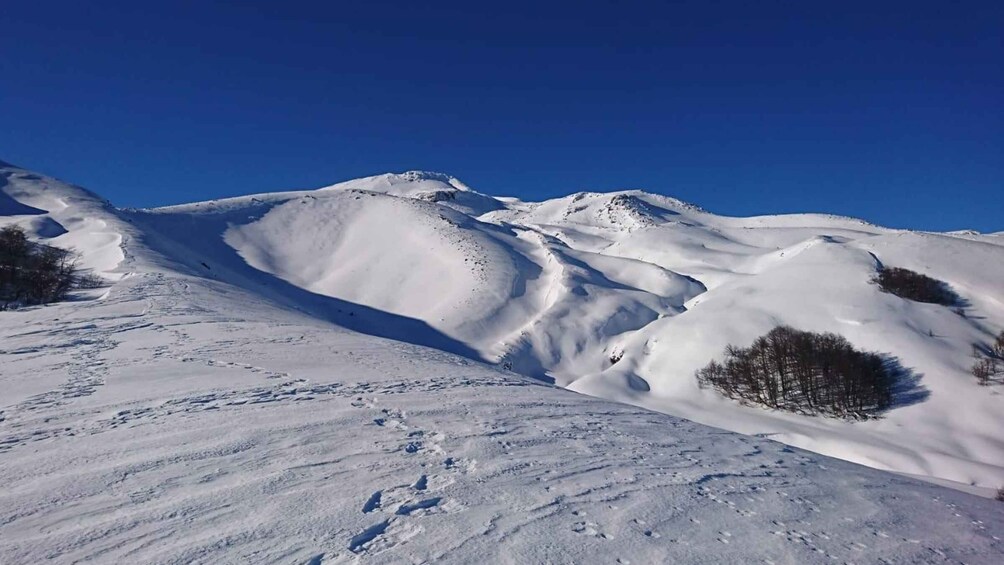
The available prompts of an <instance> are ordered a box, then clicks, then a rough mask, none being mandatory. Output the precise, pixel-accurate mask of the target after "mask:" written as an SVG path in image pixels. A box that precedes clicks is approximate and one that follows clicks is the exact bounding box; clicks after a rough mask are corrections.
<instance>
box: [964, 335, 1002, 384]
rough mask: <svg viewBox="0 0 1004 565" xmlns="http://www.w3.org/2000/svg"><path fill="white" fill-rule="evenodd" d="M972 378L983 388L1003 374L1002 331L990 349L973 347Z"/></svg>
mask: <svg viewBox="0 0 1004 565" xmlns="http://www.w3.org/2000/svg"><path fill="white" fill-rule="evenodd" d="M973 359H974V362H973V368H972V372H973V376H974V377H976V380H977V381H978V382H979V383H980V384H981V385H983V386H987V385H989V384H990V383H991V382H992V381H993V380H994V378H995V377H998V376H1001V374H1002V373H1004V368H1002V367H1004V331H1002V332H1001V333H1000V334H999V335H998V336H997V338H996V339H995V340H994V342H993V343H991V344H990V347H983V346H980V345H974V346H973Z"/></svg>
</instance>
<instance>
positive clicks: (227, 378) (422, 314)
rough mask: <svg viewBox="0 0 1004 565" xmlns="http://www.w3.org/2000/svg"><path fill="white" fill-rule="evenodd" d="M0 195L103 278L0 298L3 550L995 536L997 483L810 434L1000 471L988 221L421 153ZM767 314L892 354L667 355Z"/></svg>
mask: <svg viewBox="0 0 1004 565" xmlns="http://www.w3.org/2000/svg"><path fill="white" fill-rule="evenodd" d="M12 222H14V223H18V224H20V225H22V226H23V227H25V229H26V230H28V231H29V233H30V234H31V235H32V236H33V237H35V238H37V239H40V240H46V241H49V242H51V243H53V244H55V245H59V246H63V247H74V248H75V249H77V250H78V252H79V253H80V254H81V261H82V264H83V266H85V267H87V268H90V269H92V270H94V271H95V272H97V273H100V274H102V276H104V277H105V278H106V279H108V280H109V282H110V287H109V288H106V289H103V290H101V291H93V292H89V293H85V294H84V295H83V296H81V297H80V299H79V300H76V301H71V302H66V303H62V304H57V305H50V306H47V307H44V308H32V309H25V310H18V311H12V312H3V313H0V336H2V342H0V343H2V345H0V363H2V365H0V366H2V370H0V387H2V389H3V390H4V391H5V394H4V397H3V399H2V406H0V410H2V411H3V412H2V413H0V462H2V465H0V479H2V480H3V482H4V484H5V485H6V487H5V491H3V492H0V561H2V562H12V563H14V562H33V561H37V560H40V559H42V558H46V557H51V558H56V559H57V560H61V561H67V562H70V561H76V560H83V559H88V558H90V559H95V560H98V561H107V562H121V561H123V560H131V561H138V562H192V561H197V562H216V561H220V560H222V561H234V562H237V561H253V562H262V561H275V562H300V563H304V562H309V563H320V562H340V561H351V560H358V559H366V558H370V559H372V560H373V561H374V562H422V561H428V560H445V561H453V562H470V561H473V560H475V559H480V560H484V559H486V558H487V559H488V560H490V561H512V562H583V561H602V560H607V561H615V560H620V562H633V563H648V562H662V561H666V560H672V561H677V562H709V563H711V562H714V563H718V562H727V561H733V562H748V561H750V560H766V561H771V562H798V563H805V562H816V561H823V560H831V559H838V560H841V561H844V562H873V561H876V560H879V559H882V558H884V559H891V560H901V561H938V560H941V559H943V558H944V559H949V560H955V561H965V562H988V563H989V562H995V561H997V559H998V558H999V557H1000V552H1001V542H1000V537H1001V536H1002V535H1004V511H1002V506H1004V505H1000V504H999V503H996V502H994V501H992V500H988V499H985V498H977V497H973V496H970V495H968V494H964V493H962V492H958V490H946V489H943V488H940V487H937V486H933V485H930V484H928V483H921V482H917V481H914V480H912V479H909V478H905V477H902V476H901V475H892V474H887V473H883V472H879V471H873V470H869V469H865V468H862V467H858V466H855V465H853V464H849V463H846V462H843V461H839V460H837V459H844V460H847V461H852V462H856V463H863V464H865V465H868V466H870V467H875V468H878V469H885V470H892V471H897V472H899V473H901V474H910V475H917V476H920V477H923V478H925V479H927V480H929V481H937V482H944V483H946V484H951V485H952V486H953V487H955V488H956V489H964V490H970V491H972V492H975V493H978V494H982V495H987V494H988V493H991V492H992V491H993V490H994V489H996V487H997V486H1000V485H1001V484H1004V438H1002V437H1001V436H1000V433H999V431H1000V428H1001V423H1002V417H1001V413H1002V412H1001V409H1002V408H1004V400H1002V397H1001V395H1000V394H999V391H997V390H996V389H995V388H994V387H980V386H978V385H977V383H976V382H975V379H973V377H972V376H971V375H970V374H969V372H968V369H969V365H970V364H971V358H970V353H971V347H972V344H973V343H980V342H985V341H988V339H989V338H990V336H991V335H993V334H995V333H996V332H998V331H1000V330H1001V328H1002V327H1004V289H1002V285H1001V281H1004V240H1002V239H1001V236H1000V234H994V235H981V234H976V233H971V232H966V233H952V234H932V233H919V232H910V231H903V230H890V229H886V228H881V227H878V226H874V225H870V224H867V223H865V222H862V221H860V220H854V219H849V218H840V217H834V216H824V215H811V214H804V215H787V216H764V217H756V218H728V217H722V216H717V215H714V214H711V213H709V212H706V211H704V210H701V209H700V208H697V207H695V206H692V205H689V204H686V203H683V202H680V201H678V200H675V199H672V198H667V197H664V196H658V195H654V194H649V193H645V192H641V191H625V192H615V193H605V194H600V193H579V194H574V195H570V196H568V197H564V198H559V199H555V200H549V201H546V202H541V203H529V202H521V201H519V200H516V199H512V198H495V197H492V196H488V195H485V194H481V193H478V192H476V191H474V190H472V189H471V188H470V187H468V186H466V185H465V184H463V183H462V182H460V181H459V180H457V179H455V178H453V177H450V176H448V175H443V174H439V173H426V172H408V173H404V174H387V175H380V176H377V177H370V178H366V179H359V180H355V181H348V182H344V183H339V184H336V185H333V186H330V187H326V188H322V189H319V190H307V191H294V192H276V193H269V194H259V195H254V196H247V197H239V198H229V199H222V200H215V201H210V202H201V203H195V204H188V205H181V206H171V207H166V208H158V209H152V210H120V209H116V208H114V207H113V206H111V205H110V204H108V203H107V202H105V201H103V200H102V199H100V198H99V197H97V196H95V195H94V194H92V193H90V192H87V191H85V190H84V189H81V188H78V187H74V186H71V185H67V184H64V183H62V182H59V181H56V180H54V179H51V178H48V177H45V176H42V175H38V174H35V173H31V172H29V171H25V170H23V169H19V168H17V167H14V166H11V165H7V164H3V163H0V225H5V224H8V223H12ZM879 265H886V266H896V267H906V268H909V269H913V270H916V271H920V272H923V273H926V274H928V275H930V276H933V277H936V278H938V279H941V280H943V281H946V282H947V283H949V284H950V285H951V286H952V288H953V290H955V291H956V292H957V293H958V294H959V295H960V296H961V297H962V298H963V299H964V300H965V301H966V306H965V310H964V312H962V314H964V315H960V313H958V312H956V311H954V310H953V309H949V308H945V307H942V306H936V305H930V304H920V303H915V302H910V301H907V300H904V299H901V298H898V297H896V296H893V295H890V294H886V293H882V292H880V291H879V290H878V288H877V287H876V286H875V285H874V284H873V283H871V282H870V280H871V278H872V276H873V275H874V274H875V272H876V269H877V268H878V266H879ZM778 324H789V325H792V326H794V327H797V328H800V329H806V330H813V331H832V332H836V333H839V334H841V335H844V336H845V337H847V339H849V340H850V341H851V342H852V343H854V344H855V345H857V346H860V347H862V348H865V349H868V350H874V351H879V352H882V353H885V354H888V355H891V356H894V357H895V358H896V360H897V361H898V362H899V363H900V364H901V365H902V366H903V367H905V368H906V369H907V370H908V371H910V372H911V373H912V374H913V377H914V380H915V381H916V382H917V383H918V386H917V387H915V388H914V389H913V390H911V391H905V392H904V393H903V394H902V395H901V396H900V397H899V398H897V404H896V406H895V407H894V408H893V409H891V410H889V411H888V412H887V413H885V414H884V415H883V417H881V418H879V419H873V420H867V421H854V422H851V421H844V420H839V419H835V418H824V417H812V416H802V415H795V414H790V413H782V412H778V411H769V410H765V409H762V408H756V407H750V406H742V405H740V404H738V403H736V402H734V401H731V400H727V399H724V398H722V397H720V396H719V395H718V394H717V393H716V392H714V391H711V390H702V389H700V388H699V387H698V386H697V383H696V380H695V377H694V371H695V370H696V369H697V368H699V367H701V366H703V365H705V364H706V363H707V362H708V361H709V360H711V359H712V358H715V357H719V356H720V355H721V353H722V350H723V349H724V348H725V346H726V345H727V344H730V343H731V344H737V345H747V344H749V343H750V342H751V341H752V340H753V339H754V338H755V337H756V336H758V335H761V334H763V333H765V332H766V331H768V330H769V329H770V328H772V327H774V326H775V325H778ZM384 338H390V339H389V340H388V339H384ZM508 369H511V372H510V371H508ZM514 373H515V374H514ZM520 375H523V376H520ZM527 377H530V378H527ZM547 383H554V384H555V385H557V386H551V385H549V384H547ZM562 388H570V389H572V390H574V391H578V392H583V393H587V394H588V395H590V396H593V397H600V398H601V399H607V400H600V399H592V398H590V396H585V395H578V394H573V393H570V392H568V391H566V390H562ZM609 400H615V401H618V403H612V402H609ZM630 405H634V406H635V407H632V406H630ZM636 407H642V408H646V409H650V410H653V411H655V412H650V411H648V410H640V409H638V408H636ZM658 412H661V413H664V414H665V415H663V414H658ZM680 417H682V418H686V419H681V418H680ZM688 420H689V421H688ZM691 421H693V422H697V424H694V423H691ZM700 424H710V425H712V426H715V427H716V428H722V429H725V430H732V431H738V432H741V433H743V434H747V435H736V434H731V433H728V432H722V431H720V430H716V429H714V428H707V427H704V426H701V425H700ZM768 438H769V439H768ZM772 440H776V441H777V442H782V443H775V441H772ZM783 444H788V445H792V446H796V447H801V448H805V449H808V450H811V451H814V452H816V453H819V454H822V455H815V454H810V453H806V452H803V451H800V450H797V449H791V448H789V447H786V446H785V445H783ZM826 456H830V457H835V458H837V459H830V458H828V457H826Z"/></svg>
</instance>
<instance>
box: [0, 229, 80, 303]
mask: <svg viewBox="0 0 1004 565" xmlns="http://www.w3.org/2000/svg"><path fill="white" fill-rule="evenodd" d="M96 283H97V281H96V279H95V278H94V277H91V276H87V275H84V274H83V273H82V272H81V271H80V269H78V268H77V266H76V263H75V256H74V254H73V253H72V252H71V251H68V250H66V249H60V248H58V247H52V246H51V245H42V244H39V243H34V242H32V241H29V240H28V237H27V236H26V235H25V233H24V230H23V229H21V228H20V227H18V226H7V227H4V228H3V229H0V310H7V309H9V308H16V307H18V306H21V305H30V304H44V303H47V302H55V301H57V300H62V299H64V298H66V295H67V294H68V293H69V292H70V291H71V290H73V289H75V288H81V287H84V286H93V285H95V284H96Z"/></svg>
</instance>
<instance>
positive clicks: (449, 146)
mask: <svg viewBox="0 0 1004 565" xmlns="http://www.w3.org/2000/svg"><path fill="white" fill-rule="evenodd" d="M210 4H212V5H210ZM0 21H2V23H3V27H2V31H0V116H2V119H0V159H3V160H6V161H10V162H13V163H16V164H19V165H21V166H24V167H27V168H32V169H36V170H39V171H41V172H45V173H48V174H52V175H55V176H59V177H62V178H65V179H67V180H70V181H73V182H76V183H78V184H82V185H84V186H87V187H88V188H91V189H93V190H95V191H97V192H99V193H101V194H102V195H104V196H106V197H108V198H109V199H111V200H112V201H113V202H114V203H116V204H118V205H120V206H153V205H161V204H169V203H179V202H185V201H192V200H201V199H209V198H215V197H221V196H230V195H236V194H248V193H253V192H262V191H270V190H283V189H293V188H313V187H317V186H321V185H325V184H330V183H333V182H336V181H340V180H345V179H349V178H354V177H358V176H365V175H371V174H377V173H382V172H387V171H404V170H408V169H426V170H438V171H442V172H448V173H450V174H453V175H456V176H458V177H460V178H461V179H463V180H464V181H465V182H467V183H468V184H470V185H472V186H473V187H475V188H476V189H478V190H481V191H482V192H487V193H491V194H501V195H514V196H519V197H522V198H526V199H541V198H547V197H553V196H558V195H562V194H566V193H568V192H572V191H577V190H614V189H622V188H644V189H647V190H650V191H652V192H660V193H664V194H669V195H672V196H675V197H677V198H681V199H683V200H687V201H690V202H693V203H696V204H699V205H701V206H703V207H705V208H707V209H709V210H711V211H714V212H717V213H722V214H733V215H750V214H761V213H775V212H799V211H817V212H829V213H836V214H844V215H851V216H857V217H862V218H865V219H867V220H870V221H874V222H877V223H881V224H885V225H890V226H894V227H910V228H918V229H931V230H950V229H962V228H973V229H978V230H982V231H998V230H1004V197H1002V195H1004V111H1002V108H1004V32H1002V30H1004V2H924V1H917V2H909V3H907V2H903V3H896V2H875V1H872V2H868V3H864V2H862V3H856V2H829V3H822V2H734V3H733V2H714V1H702V2H644V3H643V2H633V3H632V2H602V1H595V2H574V3H573V2H567V3H558V2H551V3H548V2H520V1H511V2H504V3H502V2H499V3H476V2H469V1H468V2H463V3H459V2H457V3H454V2H435V3H420V2H414V1H412V2H383V1H379V0H376V1H370V2H352V3H347V2H296V1H285V2H261V3H257V2H232V3H222V2H214V3H210V2H164V3H158V2H101V1H95V2H68V1H67V2H61V1H55V2H53V1H44V0H41V1H36V2H9V3H7V4H6V5H5V6H4V9H3V13H2V14H0Z"/></svg>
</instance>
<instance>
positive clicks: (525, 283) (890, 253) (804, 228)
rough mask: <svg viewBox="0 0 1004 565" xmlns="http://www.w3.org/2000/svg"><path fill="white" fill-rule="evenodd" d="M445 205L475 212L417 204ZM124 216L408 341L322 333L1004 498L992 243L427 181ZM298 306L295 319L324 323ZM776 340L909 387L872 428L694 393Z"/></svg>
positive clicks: (998, 304) (999, 309) (808, 217)
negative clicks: (851, 359) (857, 361)
mask: <svg viewBox="0 0 1004 565" xmlns="http://www.w3.org/2000/svg"><path fill="white" fill-rule="evenodd" d="M437 191H438V192H450V193H457V194H461V195H466V196H467V197H468V198H471V199H476V200H477V202H480V204H478V205H477V206H474V205H464V206H458V205H457V202H460V201H461V199H460V197H459V196H458V197H456V198H453V199H440V200H439V201H438V202H437V201H435V200H436V199H431V198H428V197H427V196H426V195H428V194H431V193H437ZM486 200H491V201H492V204H485V203H484V202H485V201H486ZM484 210H489V211H488V212H485V213H483V214H480V215H476V214H478V213H480V212H482V211H484ZM133 219H134V220H135V222H137V224H143V225H147V226H149V227H150V229H149V230H148V231H152V232H157V233H160V234H166V235H164V237H165V238H167V239H170V238H174V239H177V238H179V237H182V238H187V240H186V241H181V242H180V243H179V245H178V247H179V248H184V249H186V250H188V251H186V253H192V252H196V253H197V252H199V250H200V249H202V248H204V247H205V246H206V243H205V242H213V243H212V245H213V246H214V248H213V249H212V250H207V251H206V252H205V253H204V254H203V255H202V259H200V261H201V262H204V263H205V264H207V265H216V264H218V263H225V264H230V265H234V266H235V267H234V268H235V269H239V270H240V269H243V270H244V271H246V273H245V276H243V277H242V279H243V280H245V282H244V283H242V284H243V286H244V288H247V289H256V288H260V287H261V286H262V283H261V277H262V275H266V274H267V275H271V276H272V277H274V279H272V280H271V282H281V283H288V285H289V286H290V287H292V288H293V289H294V290H295V289H302V290H305V291H308V292H309V293H310V298H317V297H329V298H332V299H335V300H337V301H339V304H340V305H341V306H340V308H341V309H342V310H346V309H350V308H352V307H359V306H365V307H369V308H372V309H374V310H376V311H379V312H380V313H389V314H393V315H394V316H395V320H396V322H401V321H409V322H419V323H420V324H421V325H418V326H416V325H415V324H414V323H412V324H411V325H408V324H405V325H406V326H408V327H403V326H402V327H401V328H400V329H390V328H393V327H398V325H400V324H398V325H395V324H391V323H390V322H388V321H387V320H384V319H383V318H381V321H379V322H374V323H369V324H362V323H359V322H352V320H349V321H348V322H347V321H346V319H345V316H342V317H341V318H338V317H337V316H336V317H334V318H332V317H330V316H329V318H328V319H331V320H333V321H336V322H337V323H339V324H342V325H345V324H346V323H354V325H353V326H352V327H354V328H355V329H357V330H360V331H366V332H368V333H372V334H375V335H381V336H384V337H392V338H394V339H399V340H403V341H408V342H412V343H421V344H424V345H430V346H433V347H438V348H440V349H444V350H446V351H451V352H456V353H460V354H462V355H466V356H468V357H471V358H474V359H480V360H485V361H488V362H493V363H497V364H500V365H503V366H505V367H510V368H512V369H513V370H515V371H516V372H519V373H521V374H524V375H528V376H533V377H536V378H540V379H544V380H547V381H549V382H556V383H558V384H559V385H562V386H568V387H571V388H572V389H574V390H577V391H580V392H585V393H589V394H592V395H596V396H600V397H604V398H612V399H616V400H619V401H623V402H629V403H632V404H636V405H639V406H644V407H648V408H651V409H654V410H658V411H661V412H666V413H669V414H675V415H679V416H683V417H686V418H689V419H693V420H695V421H698V422H701V423H706V424H710V425H714V426H717V427H722V428H726V429H731V430H735V431H740V432H743V433H747V434H770V435H771V437H774V438H776V439H778V440H780V441H783V442H785V443H789V444H791V445H796V446H799V447H804V448H806V449H810V450H813V451H817V452H819V453H824V454H828V455H832V456H836V457H840V458H843V459H847V460H850V461H854V462H858V463H863V464H866V465H870V466H873V467H877V468H880V469H887V470H893V471H898V472H902V473H908V474H912V475H918V476H926V477H931V478H936V479H943V480H948V481H953V482H955V483H959V484H960V485H975V486H978V487H981V488H982V489H983V492H984V493H985V494H986V493H991V492H992V490H993V489H996V487H997V486H999V485H1000V484H1001V483H1004V438H1001V437H1000V435H999V434H997V433H995V431H994V430H997V429H999V428H1000V426H1001V424H1002V421H1001V416H1000V414H1001V412H1002V408H1004V400H1002V397H1001V395H1000V394H999V391H998V390H997V389H996V388H993V387H992V388H983V387H979V386H977V384H976V383H975V381H974V379H973V378H972V376H971V375H970V374H969V373H968V369H969V365H970V364H971V358H970V353H971V346H972V344H974V343H985V342H987V341H988V340H989V339H991V336H992V335H994V334H996V333H997V332H998V331H1000V329H1001V328H1002V327H1004V290H1002V289H1004V287H1002V286H1001V284H1000V281H1002V280H1004V248H1002V246H1001V242H1000V238H999V237H997V236H983V235H979V234H975V233H965V234H932V233H917V232H909V231H904V230H890V229H886V228H882V227H879V226H874V225H871V224H868V223H866V222H862V221H860V220H855V219H850V218H842V217H835V216H827V215H818V214H796V215H786V216H763V217H754V218H729V217H721V216H716V215H714V214H711V213H708V212H706V211H704V210H701V209H700V208H697V207H695V206H692V205H689V204H686V203H683V202H680V201H678V200H675V199H672V198H668V197H664V196H657V195H653V194H648V193H645V192H641V191H624V192H617V193H608V194H603V193H579V194H574V195H570V196H568V197H564V198H558V199H555V200H550V201H546V202H541V203H526V202H520V201H518V200H515V199H493V198H491V197H489V196H485V195H481V194H479V193H476V192H474V191H472V190H470V189H469V188H468V187H466V186H465V185H463V184H462V183H460V182H459V181H457V180H456V179H453V178H452V177H449V176H447V175H441V174H436V173H424V172H412V173H404V174H400V175H393V174H391V175H381V176H377V177H371V178H366V179H359V180H356V181H348V182H345V183H340V184H337V185H334V186H332V187H328V188H324V189H321V190H317V191H300V192H287V193H274V194H267V195H257V196H252V197H241V198H233V199H227V200H221V201H214V202H205V203H199V204H193V205H186V206H175V207H170V208H162V209H157V210H150V211H142V212H136V213H135V216H134V218H133ZM221 242H222V243H221ZM224 243H225V245H224ZM881 264H887V265H890V266H898V267H906V268H910V269H913V270H917V271H920V272H924V273H927V274H929V275H930V276H934V277H936V278H939V279H941V280H944V281H946V282H947V283H949V284H950V285H951V286H952V288H953V289H955V291H956V292H958V293H959V294H960V295H961V296H962V297H963V299H965V300H966V301H967V302H968V306H967V308H966V311H965V314H966V315H965V316H960V315H959V314H957V313H956V312H955V311H953V310H952V309H950V308H945V307H941V306H933V305H926V304H918V303H914V302H910V301H907V300H903V299H900V298H898V297H895V296H892V295H889V294H885V293H882V292H880V291H879V290H878V288H877V287H876V286H875V285H874V284H871V282H870V280H871V278H872V276H873V275H874V274H875V272H876V269H877V268H878V266H879V265H881ZM248 267H250V270H249V269H248ZM218 270H219V269H218ZM226 280H230V281H234V280H236V279H234V278H233V277H231V278H227V279H226ZM287 290H289V289H287ZM279 294H281V295H282V297H284V298H289V296H290V295H291V294H293V293H291V292H288V291H283V292H280V293H279ZM301 298H302V297H300V298H297V299H296V300H295V301H294V302H297V303H298V304H299V306H300V307H301V308H302V309H304V310H306V311H311V312H315V313H316V312H318V311H319V308H318V307H317V305H316V303H315V302H316V301H315V302H311V303H303V300H302V299H301ZM777 324H789V325H792V326H795V327H798V328H801V329H806V330H813V331H832V332H836V333H839V334H841V335H844V336H845V337H847V338H848V339H849V340H850V341H851V342H852V343H854V344H856V345H857V346H859V347H862V348H865V349H869V350H875V351H878V352H881V353H883V354H886V355H888V356H890V357H891V358H892V359H894V360H895V361H896V362H898V363H899V364H900V365H901V366H902V367H903V368H904V369H905V370H906V372H907V373H908V374H909V375H910V377H911V378H912V380H913V381H916V386H913V387H910V388H906V389H904V390H903V391H902V394H900V396H899V398H898V400H897V402H898V406H897V407H896V408H895V409H893V410H891V411H889V412H888V413H886V414H885V415H884V417H883V418H881V419H877V420H872V421H867V422H845V421H840V420H835V419H831V418H818V417H809V416H799V415H792V414H786V413H780V412H772V411H766V410H763V409H761V408H755V407H745V406H740V405H738V404H737V403H735V402H733V401H729V400H726V399H723V398H721V397H719V396H718V395H717V394H716V393H715V392H713V391H705V390H700V389H699V388H698V387H697V383H696V380H695V379H694V376H693V375H694V371H695V370H696V369H698V368H699V367H701V366H703V365H705V364H707V363H708V361H710V360H711V359H713V358H716V357H720V356H721V354H722V351H723V349H724V348H725V346H726V345H728V344H730V343H732V344H736V345H746V344H748V343H750V342H752V340H753V339H754V338H755V337H757V336H758V335H761V334H763V333H766V332H767V331H768V330H770V329H771V328H772V327H774V326H775V325H777ZM422 325H424V326H425V329H423V326H422ZM615 359H619V361H618V362H617V363H616V364H614V363H612V361H613V360H615ZM962 407H965V409H962Z"/></svg>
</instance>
